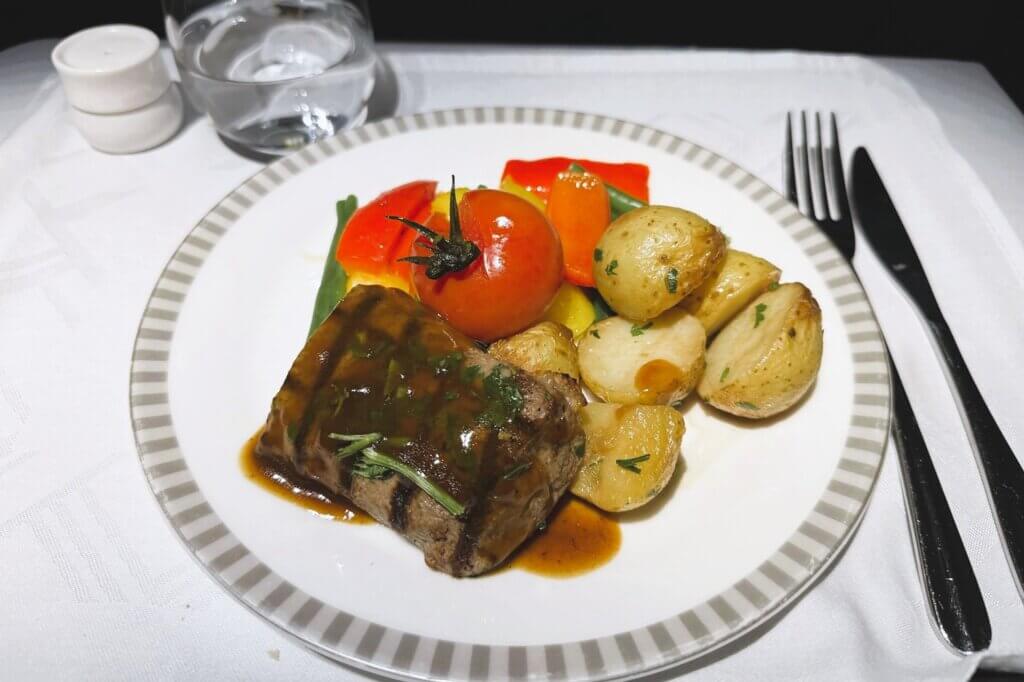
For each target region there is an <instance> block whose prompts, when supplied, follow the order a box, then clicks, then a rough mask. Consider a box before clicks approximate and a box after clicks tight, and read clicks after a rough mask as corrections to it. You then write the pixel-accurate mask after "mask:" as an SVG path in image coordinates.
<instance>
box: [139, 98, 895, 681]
mask: <svg viewBox="0 0 1024 682" xmlns="http://www.w3.org/2000/svg"><path fill="white" fill-rule="evenodd" d="M553 155H565V156H571V157H572V156H574V157H586V158H593V159H601V160H608V161H638V162H642V163H646V164H648V165H649V166H650V168H651V183H650V189H651V196H652V197H653V199H654V200H655V201H656V202H658V203H665V204H672V205H679V206H684V207H686V208H688V209H691V210H694V211H696V212H698V213H700V214H702V215H704V216H706V217H707V218H708V219H709V220H711V221H712V222H713V223H715V224H716V225H719V226H721V227H722V229H723V230H724V231H725V232H726V233H727V234H728V235H729V237H730V238H731V239H732V245H733V246H735V247H736V248H739V249H743V250H747V251H751V252H753V253H756V254H758V255H761V256H764V257H766V258H768V259H769V260H771V261H772V262H774V263H776V264H777V265H779V266H780V267H781V268H782V271H783V280H784V281H797V280H799V281H802V282H804V283H805V284H807V286H808V287H810V289H811V290H812V291H813V292H814V294H815V296H816V297H817V299H818V302H819V303H820V305H821V309H822V316H823V324H824V327H825V352H824V358H823V361H822V367H821V372H820V374H819V377H818V381H817V384H816V386H815V387H814V389H813V392H812V393H811V394H810V395H809V396H808V397H807V399H805V400H804V401H803V402H802V403H801V404H800V405H799V406H798V407H797V408H796V409H794V410H792V411H791V412H790V413H788V414H787V415H786V416H785V417H784V418H781V419H776V420H771V421H769V423H767V424H762V425H758V424H751V425H749V426H746V425H742V426H741V425H739V424H738V423H737V421H735V420H726V419H723V418H721V417H720V416H719V415H716V414H714V411H713V410H710V409H708V410H705V409H703V408H702V407H701V406H700V404H699V401H694V403H693V407H691V408H690V409H689V410H688V411H687V413H686V415H685V418H686V423H687V432H686V437H685V439H684V457H685V460H686V472H685V474H684V476H683V477H682V482H681V484H680V485H679V486H678V487H677V488H675V489H674V490H673V491H672V492H671V496H670V498H669V499H667V500H666V501H665V503H664V505H663V506H662V507H661V508H660V509H659V510H658V511H657V513H654V514H650V515H646V516H645V517H644V518H642V519H639V520H631V521H628V522H624V523H623V524H622V547H621V550H620V552H619V553H618V555H617V556H616V557H615V558H614V559H613V560H612V561H611V562H610V563H608V564H606V565H604V566H603V567H601V568H600V569H598V570H596V571H593V572H591V573H588V574H586V575H583V576H580V577H577V578H572V579H562V580H556V579H551V578H545V577H541V576H537V575H533V574H530V573H526V572H522V571H516V570H513V571H504V572H501V573H498V574H496V575H493V576H484V577H481V578H475V579H461V580H460V579H455V578H451V577H449V576H447V575H445V574H442V573H437V572H434V571H431V570H430V569H428V568H427V567H426V566H425V565H424V563H423V559H422V556H421V554H420V552H419V551H418V550H417V549H415V548H414V547H413V546H412V545H410V544H408V543H407V542H406V541H405V540H403V539H402V538H401V537H399V536H398V535H397V534H395V533H393V532H391V531H389V530H387V529H386V528H384V527H381V526H376V525H371V526H353V525H346V524H341V523H336V522H331V521H328V520H325V519H322V518H318V517H316V516H313V515H311V514H309V513H308V512H306V511H304V510H302V509H300V508H298V507H295V506H293V505H291V504H289V503H288V502H285V501H283V500H280V499H278V498H276V497H273V496H271V495H268V494H267V493H266V492H264V491H263V490H261V489H260V488H258V487H256V486H254V485H253V484H252V483H250V482H249V481H248V480H246V479H245V478H244V476H243V475H242V473H241V471H240V469H239V464H238V452H239V449H240V447H241V445H242V444H243V442H244V441H245V440H246V439H247V438H248V437H249V436H250V435H251V434H252V433H253V432H254V431H255V429H256V428H258V427H259V425H260V424H262V422H263V421H264V419H265V418H266V414H267V410H268V407H269V405H270V400H271V398H272V397H273V395H274V394H275V392H276V391H277V390H278V388H279V387H280V385H281V381H282V380H283V378H284V376H285V374H286V373H287V370H288V368H289V366H290V365H291V362H292V360H293V359H294V357H295V355H296V353H297V352H298V350H299V349H300V348H301V347H302V345H303V342H304V340H305V333H306V329H307V325H308V322H309V315H310V311H311V307H312V304H313V298H314V293H315V291H316V288H317V285H318V282H319V277H320V272H321V267H322V259H323V257H324V252H325V249H326V247H327V244H328V243H329V241H330V237H331V231H332V229H333V225H334V202H335V200H337V199H339V198H342V197H343V196H345V195H347V194H349V193H352V194H355V195H357V196H358V197H359V198H360V199H361V200H362V202H364V203H365V202H366V201H367V200H369V199H370V198H372V197H374V196H376V195H377V194H379V193H380V192H381V191H383V190H385V189H387V188H390V187H393V186H395V185H397V184H400V183H403V182H406V181H409V180H412V179H416V178H437V179H440V180H443V179H444V178H447V177H448V176H449V175H450V174H451V173H453V172H454V173H455V175H456V178H457V179H458V180H459V182H460V183H462V184H469V185H475V184H477V183H484V184H488V185H492V186H493V185H494V184H496V183H497V181H498V179H499V178H498V175H499V173H500V172H501V168H502V166H503V164H504V162H505V160H506V159H509V158H533V157H544V156H553ZM442 184H443V183H442ZM131 398H132V403H131V404H132V417H133V419H134V425H135V433H136V438H137V441H138V446H139V453H140V456H141V459H142V465H143V467H144V469H145V472H146V475H147V477H148V479H149V482H150V484H151V485H152V488H153V491H154V493H155V494H156V497H157V499H158V500H159V502H160V504H161V506H162V507H163V509H164V511H165V512H166V514H167V516H168V518H169V519H170V521H171V523H172V525H173V527H174V528H175V530H176V531H177V532H178V534H179V535H180V537H181V539H182V540H183V541H184V543H185V545H186V547H187V548H188V551H190V552H191V553H193V554H194V555H195V556H196V558H197V559H198V560H199V562H200V563H201V564H202V565H203V566H204V567H206V569H207V570H208V571H209V573H210V574H211V575H212V576H213V577H214V578H215V579H216V580H217V581H218V582H219V583H220V584H221V585H222V586H224V587H225V589H227V590H228V592H229V593H231V594H232V595H234V596H235V597H236V598H238V599H239V600H240V601H241V602H242V603H243V604H244V605H246V606H248V607H249V608H250V609H252V610H253V611H254V612H256V613H258V614H259V615H260V616H262V617H263V618H266V619H267V620H268V621H270V622H271V623H272V624H274V625H276V626H277V627H279V628H282V629H283V630H285V631H286V632H288V633H290V634H292V635H294V636H295V637H297V638H298V639H300V640H301V641H302V642H304V643H305V644H307V645H308V646H310V647H311V648H313V649H315V650H316V651H318V652H320V653H323V654H326V655H327V656H330V657H333V658H335V659H337V660H340V661H343V662H345V663H348V664H351V665H355V666H358V667H360V668H364V669H369V670H374V671H377V672H383V673H386V674H391V675H395V676H399V677H407V678H427V677H437V678H443V679H483V678H493V679H607V678H615V677H623V676H629V675H632V674H636V673H639V672H642V671H648V670H652V669H657V668H662V667H665V666H668V665H672V664H675V663H678V662H681V661H684V660H690V659H693V658H694V657H697V656H699V655H702V654H705V653H707V652H708V651H710V650H712V649H714V648H716V647H718V646H720V645H721V644H723V643H725V642H727V641H729V640H731V639H733V638H735V637H736V636H738V635H739V634H741V633H743V632H745V631H748V630H749V629H751V628H753V627H755V626H756V625H758V624H759V623H762V622H763V621H765V620H766V619H767V618H768V617H769V616H770V615H771V614H772V613H774V612H776V611H777V610H778V609H780V608H781V607H782V606H783V605H784V604H786V603H787V602H789V601H790V600H792V599H793V598H794V597H795V596H796V595H798V594H799V593H800V592H801V591H802V590H803V589H804V588H806V587H807V586H808V585H810V584H811V583H812V581H813V579H814V577H815V575H817V574H818V573H820V572H821V571H822V569H823V568H824V567H825V565H827V564H828V562H829V561H830V560H832V559H833V558H834V557H835V556H836V554H837V553H838V551H839V550H840V548H841V547H842V546H843V544H844V543H845V542H846V541H847V540H848V539H849V538H850V536H851V535H852V533H853V530H854V528H855V527H856V524H857V522H858V521H859V519H860V516H861V514H862V512H863V509H864V505H865V502H866V501H867V499H868V497H869V495H870V493H871V489H872V486H873V484H874V481H875V477H876V475H877V473H878V468H879V465H880V463H881V456H882V452H883V447H884V444H885V439H886V434H887V432H888V419H889V378H888V371H887V364H886V356H885V350H884V347H883V344H882V341H881V337H880V334H879V331H878V327H877V326H876V323H875V320H874V317H873V315H872V313H871V309H870V307H869V306H868V303H867V300H866V299H865V297H864V293H863V291H862V290H861V288H860V286H859V284H858V283H857V280H856V278H855V277H854V276H853V274H852V272H851V271H850V269H849V268H848V266H847V265H846V263H845V262H844V261H843V260H842V258H841V257H840V255H839V254H838V252H836V251H835V249H834V248H833V247H832V246H831V244H830V243H829V242H828V241H827V240H826V238H825V237H824V236H823V235H822V233H821V232H820V231H819V230H818V228H817V227H816V226H815V225H813V224H812V223H810V222H809V221H808V220H806V219H805V218H803V217H802V216H801V215H800V214H799V213H798V212H797V209H796V208H795V207H793V206H792V205H791V204H789V203H788V202H787V201H786V200H785V199H783V198H782V197H780V196H779V195H778V194H776V193H775V192H774V191H773V190H772V189H770V188H769V187H768V186H767V185H765V184H764V183H763V182H761V181H759V180H757V179H756V178H754V177H753V176H751V175H750V174H748V173H747V172H746V171H744V170H742V169H740V168H738V167H737V166H736V165H734V164H732V163H730V162H729V161H727V160H725V159H722V158H720V157H718V156H716V155H715V154H713V153H711V152H709V151H707V150H705V149H702V148H700V147H698V146H696V145H694V144H692V143H690V142H687V141H684V140H682V139H680V138H677V137H674V136H672V135H668V134H665V133H662V132H659V131H656V130H652V129H650V128H646V127H643V126H639V125H634V124H631V123H625V122H622V121H617V120H614V119H610V118H606V117H603V116H593V115H586V114H574V113H567V112H561V111H550V110H543V109H523V108H478V109H464V110H453V111H443V112H435V113H432V114H417V115H415V116H408V117H402V118H397V119H392V120H387V121H382V122H379V123H374V124H371V125H367V126H364V127H362V128H359V129H357V130H354V131H350V132H346V133H342V134H340V135H338V136H337V137H334V138H331V139H328V140H324V141H322V142H320V143H317V144H315V145H312V146H310V147H307V148H305V149H303V150H302V151H300V152H298V153H297V154H295V155H293V156H291V157H288V158H285V159H282V160H280V161H277V162H276V163H274V164H272V165H270V166H268V167H267V168H265V169H264V170H262V171H261V172H260V173H258V174H256V175H255V176H254V177H252V178H251V179H250V180H248V181H246V182H245V183H244V184H242V185H241V186H240V187H238V188H237V189H236V190H234V191H233V192H232V193H231V194H230V195H228V196H227V197H226V198H225V199H224V200H223V201H222V202H221V203H220V204H219V205H218V206H216V207H215V208H214V209H213V210H212V211H211V212H210V213H209V214H208V215H207V216H206V217H205V218H204V219H203V220H202V221H200V223H199V224H198V225H197V226H196V227H195V228H194V229H193V230H192V232H191V233H190V235H189V236H188V237H187V238H186V239H185V241H184V242H183V243H182V245H181V246H180V247H179V249H178V251H177V252H176V253H175V254H174V255H173V256H172V257H171V260H170V262H169V263H168V265H167V268H166V269H165V270H164V272H163V273H162V274H161V276H160V279H159V281H158V282H157V284H156V287H155V289H154V291H153V295H152V298H151V299H150V301H149V304H148V306H147V308H146V311H145V313H144V316H143V318H142V322H141V325H140V329H139V335H138V338H137V340H136V344H135V354H134V356H133V359H132V382H131Z"/></svg>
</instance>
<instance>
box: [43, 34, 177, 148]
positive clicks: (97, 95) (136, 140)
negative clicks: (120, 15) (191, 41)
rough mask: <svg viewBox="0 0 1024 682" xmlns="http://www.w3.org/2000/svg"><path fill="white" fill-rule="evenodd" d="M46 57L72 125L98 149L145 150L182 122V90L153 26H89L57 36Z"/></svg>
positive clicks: (164, 139)
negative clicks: (58, 81)
mask: <svg viewBox="0 0 1024 682" xmlns="http://www.w3.org/2000/svg"><path fill="white" fill-rule="evenodd" d="M51 59H52V61H53V65H54V66H55V67H56V68H57V73H58V74H60V79H61V83H62V84H63V85H64V93H65V95H66V96H67V98H68V103H69V104H70V105H71V119H72V121H73V122H74V124H75V127H76V128H78V131H79V132H80V133H81V134H82V136H83V137H84V138H85V139H86V141H88V142H89V144H90V145H92V146H93V147H94V148H96V149H98V150H99V151H102V152H108V153H112V154H130V153H133V152H140V151H143V150H146V149H150V148H152V147H155V146H157V145H158V144H160V143H161V142H164V141H166V140H167V139H168V138H170V137H171V136H172V135H174V133H175V132H176V131H177V130H178V128H179V127H180V126H181V121H182V117H183V112H184V107H183V105H182V99H181V93H180V92H179V91H178V88H177V85H176V84H175V83H173V82H172V81H171V78H170V75H169V74H168V73H167V67H166V65H165V64H164V62H163V60H162V59H161V58H160V40H159V39H158V38H157V37H156V34H154V33H153V32H152V31H149V30H147V29H145V28H141V27H139V26H128V25H123V24H115V25H110V26H97V27H95V28H88V29H85V30H84V31H79V32H78V33H75V34H73V35H71V36H69V37H67V38H65V39H64V40H63V41H61V42H60V43H59V44H58V45H57V47H55V48H54V49H53V53H52V54H51Z"/></svg>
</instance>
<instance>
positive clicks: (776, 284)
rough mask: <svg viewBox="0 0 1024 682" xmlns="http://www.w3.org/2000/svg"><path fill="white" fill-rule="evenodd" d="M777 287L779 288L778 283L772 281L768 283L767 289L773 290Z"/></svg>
mask: <svg viewBox="0 0 1024 682" xmlns="http://www.w3.org/2000/svg"><path fill="white" fill-rule="evenodd" d="M778 288H779V283H778V282H772V283H771V284H769V285H768V291H775V290H776V289H778Z"/></svg>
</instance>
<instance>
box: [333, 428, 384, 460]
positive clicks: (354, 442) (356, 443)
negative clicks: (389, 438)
mask: <svg viewBox="0 0 1024 682" xmlns="http://www.w3.org/2000/svg"><path fill="white" fill-rule="evenodd" d="M327 437H328V438H330V439H332V440H340V441H346V442H347V443H348V445H346V446H345V447H343V448H339V449H338V451H337V452H335V453H334V454H335V455H336V456H337V457H338V459H345V458H346V457H351V456H352V455H354V454H356V453H357V452H362V450H363V449H365V448H367V447H369V446H371V445H373V444H375V443H376V442H377V441H380V440H383V439H384V435H383V434H380V433H353V434H345V433H329V434H327Z"/></svg>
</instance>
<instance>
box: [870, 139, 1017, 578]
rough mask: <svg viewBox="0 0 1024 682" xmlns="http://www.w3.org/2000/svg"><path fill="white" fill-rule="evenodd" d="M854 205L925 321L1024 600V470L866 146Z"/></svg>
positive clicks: (875, 247) (876, 249) (882, 257)
mask: <svg viewBox="0 0 1024 682" xmlns="http://www.w3.org/2000/svg"><path fill="white" fill-rule="evenodd" d="M851 185H852V192H851V193H852V195H853V206H854V210H855V213H856V216H857V218H858V224H859V225H860V226H861V228H862V229H863V231H864V235H865V237H867V240H868V243H869V244H870V245H871V248H872V250H873V251H874V252H875V254H876V255H877V256H878V258H879V260H881V261H882V263H883V264H884V265H885V267H886V269H887V270H888V271H889V273H890V274H891V275H892V276H893V278H894V279H895V280H896V281H897V282H898V283H899V284H900V286H901V287H902V288H903V290H904V291H905V292H906V293H907V295H908V296H909V297H910V299H911V301H912V302H913V303H914V304H915V306H916V307H917V309H918V311H919V312H920V313H921V315H922V317H924V319H925V321H926V322H927V327H928V331H929V332H930V333H931V335H932V336H933V337H934V339H935V341H936V345H937V346H938V348H939V350H940V352H941V356H942V359H943V361H944V364H945V367H946V372H947V379H948V380H949V381H950V383H952V385H953V388H954V389H955V390H954V391H953V396H954V398H955V399H956V403H957V407H958V408H959V411H960V416H961V419H962V420H963V421H964V423H965V426H966V427H967V428H966V432H967V435H968V440H969V442H970V444H971V448H972V449H973V451H974V454H975V459H976V461H977V463H978V468H979V470H980V471H981V478H982V481H983V482H984V484H985V491H986V493H987V495H988V499H989V506H990V507H991V508H992V511H993V516H994V517H995V520H996V527H997V528H998V529H999V533H1000V535H1001V537H1002V541H1003V542H1002V545H1003V550H1004V552H1005V554H1006V560H1007V562H1008V563H1009V565H1010V572H1011V574H1012V575H1013V578H1014V581H1015V582H1016V584H1017V591H1018V593H1019V594H1020V595H1021V597H1022V598H1024V469H1022V468H1021V464H1020V462H1019V461H1018V459H1017V457H1016V455H1014V453H1013V451H1012V450H1011V449H1010V445H1009V443H1007V441H1006V437H1005V436H1004V435H1003V433H1002V431H1001V430H1000V428H999V425H998V424H997V423H996V420H995V418H994V417H993V416H992V413H991V411H989V409H988V405H987V404H986V403H985V399H984V397H983V396H982V395H981V391H980V390H979V389H978V386H977V384H976V383H975V382H974V378H973V377H972V376H971V373H970V371H969V369H968V367H967V363H966V362H965V361H964V358H963V355H961V353H960V348H959V346H958V345H957V343H956V339H955V338H954V337H953V332H952V330H951V329H950V328H949V324H948V323H947V322H946V318H945V316H944V315H943V314H942V309H941V308H940V307H939V304H938V301H937V300H936V298H935V294H934V292H933V291H932V288H931V284H930V283H929V281H928V276H927V274H926V273H925V271H924V268H923V267H922V265H921V260H920V259H919V258H918V255H917V250H916V249H915V248H914V244H913V242H912V241H911V239H910V235H909V234H908V233H907V230H906V227H904V225H903V221H902V220H901V219H900V217H899V214H898V213H897V212H896V207H895V206H894V205H893V203H892V199H891V198H890V197H889V193H888V192H887V191H886V189H885V185H884V184H883V183H882V179H881V177H879V175H878V171H877V170H876V169H875V165H874V163H873V162H872V161H871V157H870V155H869V154H868V152H867V150H866V149H864V148H863V147H860V148H858V149H857V150H856V151H855V152H854V155H853V173H852V175H851Z"/></svg>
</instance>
